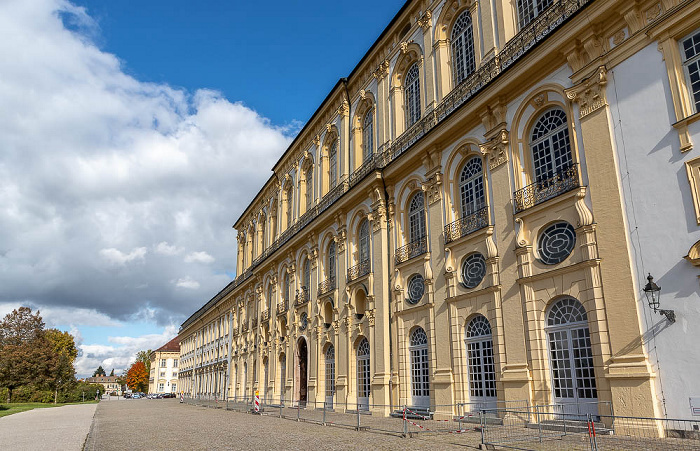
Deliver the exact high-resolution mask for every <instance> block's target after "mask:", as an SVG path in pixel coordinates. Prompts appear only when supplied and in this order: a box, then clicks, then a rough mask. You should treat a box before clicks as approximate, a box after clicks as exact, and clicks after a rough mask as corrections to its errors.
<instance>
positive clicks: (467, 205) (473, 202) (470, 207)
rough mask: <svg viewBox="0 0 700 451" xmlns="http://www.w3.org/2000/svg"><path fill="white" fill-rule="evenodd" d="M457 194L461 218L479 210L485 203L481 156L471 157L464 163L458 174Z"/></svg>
mask: <svg viewBox="0 0 700 451" xmlns="http://www.w3.org/2000/svg"><path fill="white" fill-rule="evenodd" d="M459 196H460V200H461V207H462V217H463V218H465V217H467V216H469V215H471V214H472V213H474V212H476V211H478V210H481V209H482V208H484V206H485V205H486V195H485V190H484V170H483V167H482V163H481V158H479V157H472V158H471V159H469V161H467V164H465V165H464V168H463V169H462V173H461V174H460V176H459Z"/></svg>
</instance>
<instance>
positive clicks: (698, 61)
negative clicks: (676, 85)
mask: <svg viewBox="0 0 700 451" xmlns="http://www.w3.org/2000/svg"><path fill="white" fill-rule="evenodd" d="M681 56H682V58H683V68H684V69H685V76H686V77H687V83H688V88H690V95H691V97H692V100H693V105H695V112H696V113H697V112H698V111H700V30H698V31H696V32H695V33H693V35H691V36H688V37H687V38H685V39H683V41H682V42H681Z"/></svg>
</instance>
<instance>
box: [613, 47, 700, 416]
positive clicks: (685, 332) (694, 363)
mask: <svg viewBox="0 0 700 451" xmlns="http://www.w3.org/2000/svg"><path fill="white" fill-rule="evenodd" d="M608 79H609V84H608V88H607V96H608V103H609V105H610V112H611V114H612V120H613V123H614V128H615V129H614V136H615V145H616V151H617V155H618V159H619V170H620V179H621V180H622V184H623V186H622V188H623V192H624V194H623V196H624V199H623V200H624V205H625V209H626V217H627V223H628V227H629V240H630V243H629V245H630V248H631V249H632V253H631V258H632V261H633V265H634V266H633V268H634V273H635V277H636V278H637V286H638V287H639V292H638V303H637V305H638V311H639V316H640V321H641V323H642V327H643V330H644V332H645V334H644V339H645V342H646V348H647V351H648V353H649V357H650V361H651V362H652V365H653V366H654V368H653V369H654V371H655V372H656V373H657V375H658V377H657V379H656V386H657V393H658V398H659V407H660V413H661V414H666V415H668V417H669V418H691V411H690V407H689V398H690V397H700V346H699V344H700V279H698V276H699V275H700V270H699V269H698V268H696V267H694V266H693V265H691V264H690V263H689V262H687V261H686V260H684V259H683V257H684V256H685V255H686V254H687V253H688V250H689V248H690V247H691V246H692V245H693V244H694V243H695V242H696V241H698V240H700V227H699V226H698V225H697V223H696V220H695V213H694V207H693V202H692V198H691V194H690V185H689V184H688V178H687V175H686V169H685V166H684V162H685V161H687V160H689V159H691V158H694V157H695V156H696V155H697V154H698V152H700V123H699V122H696V123H695V124H693V125H691V133H692V135H693V138H692V139H693V142H694V143H695V148H694V149H693V150H691V151H690V152H688V153H687V154H681V152H680V150H679V147H680V146H679V140H678V133H677V132H676V130H675V129H674V128H673V127H672V124H673V123H674V122H675V114H674V112H673V105H672V103H671V102H672V101H671V93H670V89H669V81H668V76H667V73H666V67H665V63H664V61H663V59H662V54H661V53H660V52H659V51H658V50H657V44H656V43H653V44H652V45H649V46H648V47H646V48H645V49H644V50H643V51H641V52H639V53H637V54H636V55H634V56H633V57H632V58H630V59H628V60H626V61H624V62H623V63H622V64H620V65H619V66H617V67H615V68H614V69H612V70H611V71H610V72H609V73H608ZM647 273H651V274H652V275H653V276H654V280H655V282H656V283H657V284H658V285H659V286H661V289H662V291H661V308H663V309H672V310H674V311H675V313H676V318H677V320H676V323H675V324H671V323H669V322H667V320H666V318H665V317H663V316H661V315H660V314H658V313H654V312H653V311H652V310H651V309H650V308H649V306H648V304H647V301H646V297H645V296H644V293H643V292H642V288H643V287H644V285H645V284H646V282H647V281H646V276H647ZM696 418H697V417H696Z"/></svg>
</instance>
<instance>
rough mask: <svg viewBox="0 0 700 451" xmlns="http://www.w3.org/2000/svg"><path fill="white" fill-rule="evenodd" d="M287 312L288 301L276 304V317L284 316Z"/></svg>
mask: <svg viewBox="0 0 700 451" xmlns="http://www.w3.org/2000/svg"><path fill="white" fill-rule="evenodd" d="M287 310H289V301H288V300H286V299H285V300H284V301H282V302H280V303H279V304H277V314H278V315H284V314H285V313H287Z"/></svg>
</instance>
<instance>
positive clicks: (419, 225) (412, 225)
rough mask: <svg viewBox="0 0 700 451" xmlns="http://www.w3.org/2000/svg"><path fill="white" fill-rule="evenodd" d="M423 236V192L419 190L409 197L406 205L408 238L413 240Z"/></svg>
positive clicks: (410, 240)
mask: <svg viewBox="0 0 700 451" xmlns="http://www.w3.org/2000/svg"><path fill="white" fill-rule="evenodd" d="M424 236H425V202H424V200H423V193H422V192H419V193H417V194H416V195H415V196H413V198H412V199H411V203H410V204H409V206H408V238H409V242H411V243H412V242H415V241H418V240H420V239H421V238H423V237H424Z"/></svg>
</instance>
